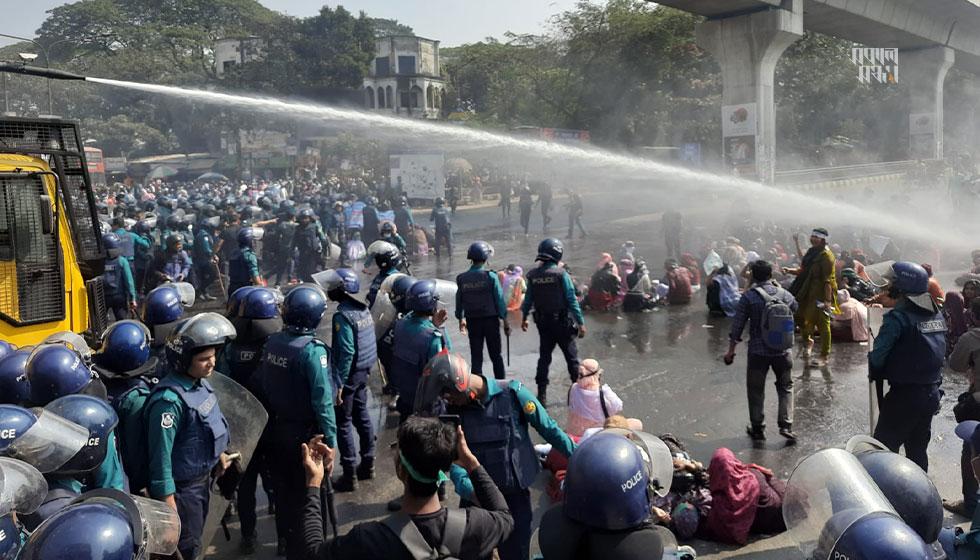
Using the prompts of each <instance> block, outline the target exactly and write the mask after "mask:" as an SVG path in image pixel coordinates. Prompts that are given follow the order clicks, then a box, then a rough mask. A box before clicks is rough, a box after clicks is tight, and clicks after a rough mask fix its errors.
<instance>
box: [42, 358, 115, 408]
mask: <svg viewBox="0 0 980 560" xmlns="http://www.w3.org/2000/svg"><path fill="white" fill-rule="evenodd" d="M24 373H25V375H26V376H27V381H28V383H29V384H30V387H31V402H32V403H33V404H36V405H41V406H43V405H46V404H48V403H49V402H51V401H53V400H55V399H57V398H58V397H63V396H65V395H78V394H84V395H93V396H95V397H98V398H100V399H105V398H106V389H105V385H103V384H102V381H101V380H100V379H99V378H98V376H96V375H95V374H93V373H92V371H91V370H90V369H89V368H88V366H86V365H85V363H84V362H83V361H82V356H81V355H80V354H79V353H78V352H77V351H75V350H73V349H71V348H69V347H68V346H66V345H64V344H41V345H40V346H38V347H37V348H35V349H34V350H33V351H32V352H31V355H30V356H28V358H27V364H26V365H25V366H24Z"/></svg>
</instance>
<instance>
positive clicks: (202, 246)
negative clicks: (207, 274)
mask: <svg viewBox="0 0 980 560" xmlns="http://www.w3.org/2000/svg"><path fill="white" fill-rule="evenodd" d="M195 249H197V252H198V253H199V254H201V255H206V256H207V259H208V260H209V261H210V260H211V258H212V257H214V247H213V246H212V243H211V234H209V233H204V234H203V235H199V236H197V240H196V243H195ZM197 264H199V265H201V266H204V265H206V264H208V263H206V262H204V263H200V262H199V263H197Z"/></svg>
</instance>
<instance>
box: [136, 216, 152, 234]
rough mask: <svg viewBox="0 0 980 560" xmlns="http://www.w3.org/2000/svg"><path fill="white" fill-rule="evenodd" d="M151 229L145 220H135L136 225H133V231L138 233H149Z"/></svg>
mask: <svg viewBox="0 0 980 560" xmlns="http://www.w3.org/2000/svg"><path fill="white" fill-rule="evenodd" d="M151 229H152V228H151V227H150V225H149V223H148V222H147V221H146V220H139V221H137V222H136V225H135V226H133V231H135V232H136V233H138V234H140V235H145V234H147V233H150V230H151Z"/></svg>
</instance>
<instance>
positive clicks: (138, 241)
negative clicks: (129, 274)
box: [133, 220, 156, 296]
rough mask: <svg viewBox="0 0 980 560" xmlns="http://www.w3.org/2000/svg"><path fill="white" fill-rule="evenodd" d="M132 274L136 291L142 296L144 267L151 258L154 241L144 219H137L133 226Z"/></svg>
mask: <svg viewBox="0 0 980 560" xmlns="http://www.w3.org/2000/svg"><path fill="white" fill-rule="evenodd" d="M133 230H134V233H135V234H136V235H135V236H134V237H133V275H134V277H135V280H136V293H138V294H139V295H140V296H142V295H143V294H144V293H145V288H146V287H145V280H146V267H147V266H149V264H150V261H152V260H153V248H154V247H155V246H156V241H154V239H153V233H152V231H151V230H152V228H151V227H150V224H149V223H148V222H147V221H146V220H139V221H138V222H136V225H135V226H133Z"/></svg>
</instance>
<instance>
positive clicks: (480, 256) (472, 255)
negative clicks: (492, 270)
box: [466, 241, 493, 262]
mask: <svg viewBox="0 0 980 560" xmlns="http://www.w3.org/2000/svg"><path fill="white" fill-rule="evenodd" d="M492 256H493V246H491V245H490V244H489V243H487V242H486V241H474V242H473V243H472V244H471V245H470V248H469V249H468V250H467V251H466V258H467V259H469V260H471V261H484V262H485V261H488V260H490V257H492Z"/></svg>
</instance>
